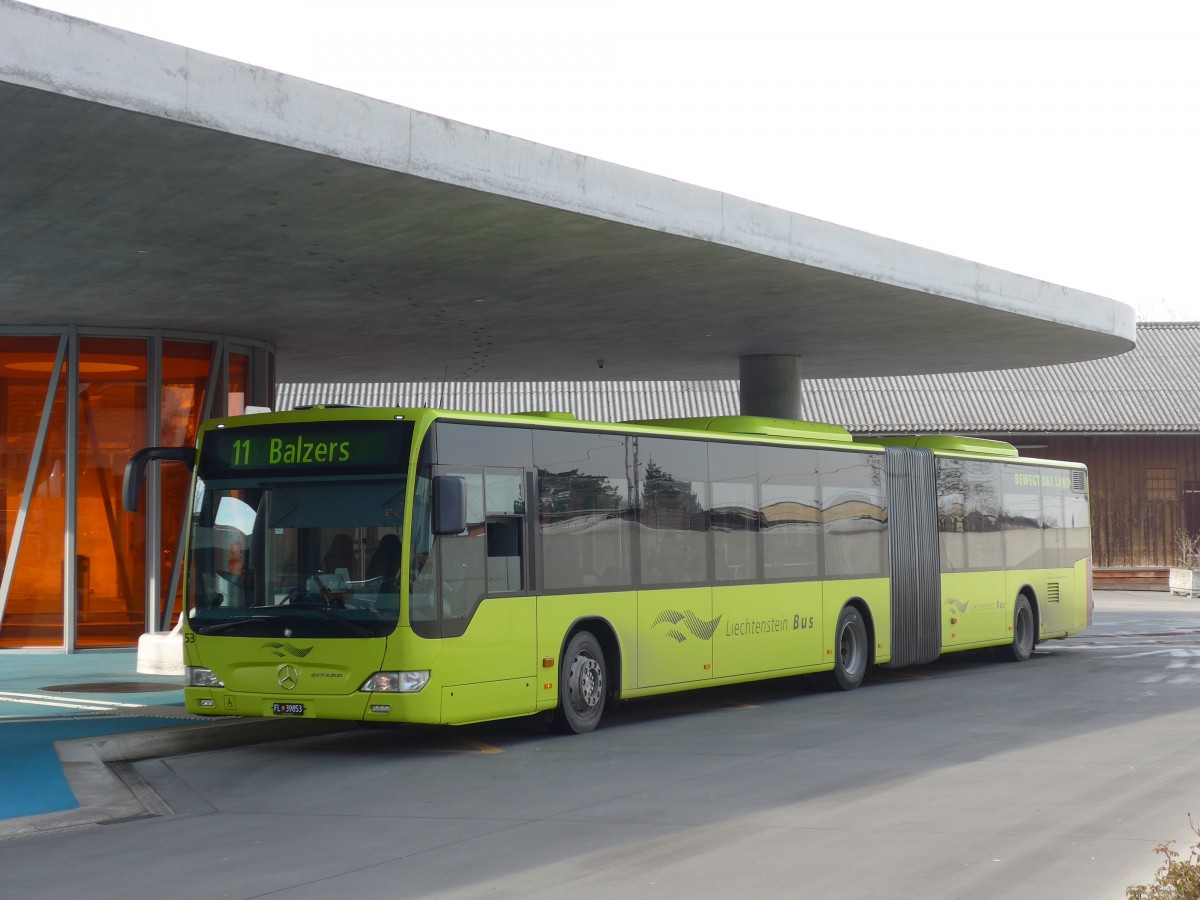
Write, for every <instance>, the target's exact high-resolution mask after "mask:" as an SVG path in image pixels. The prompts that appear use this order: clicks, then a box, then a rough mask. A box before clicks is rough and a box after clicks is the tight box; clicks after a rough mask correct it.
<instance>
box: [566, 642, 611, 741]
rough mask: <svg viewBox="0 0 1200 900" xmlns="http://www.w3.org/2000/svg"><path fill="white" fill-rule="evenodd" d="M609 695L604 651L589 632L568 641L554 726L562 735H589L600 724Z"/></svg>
mask: <svg viewBox="0 0 1200 900" xmlns="http://www.w3.org/2000/svg"><path fill="white" fill-rule="evenodd" d="M607 695H608V669H607V667H606V666H605V663H604V651H603V649H601V647H600V642H599V641H598V640H596V638H595V637H594V636H593V635H592V633H591V632H590V631H578V632H576V633H575V634H574V635H572V636H571V640H570V641H568V642H567V649H566V650H565V651H563V656H562V663H561V665H560V666H559V671H558V708H557V709H556V710H555V711H554V726H555V728H556V729H557V730H558V731H561V732H562V733H563V734H587V733H588V732H589V731H592V730H593V729H595V727H596V726H597V725H598V724H599V723H600V716H601V715H603V714H604V702H605V700H606V699H607Z"/></svg>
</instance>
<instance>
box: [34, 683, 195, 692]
mask: <svg viewBox="0 0 1200 900" xmlns="http://www.w3.org/2000/svg"><path fill="white" fill-rule="evenodd" d="M42 690H43V691H54V692H55V693H57V694H152V693H157V692H158V691H181V690H183V685H182V684H163V683H162V682H160V681H88V682H84V683H83V684H52V685H50V686H49V687H44V688H42Z"/></svg>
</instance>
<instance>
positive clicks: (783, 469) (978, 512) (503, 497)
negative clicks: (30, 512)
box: [125, 407, 1091, 733]
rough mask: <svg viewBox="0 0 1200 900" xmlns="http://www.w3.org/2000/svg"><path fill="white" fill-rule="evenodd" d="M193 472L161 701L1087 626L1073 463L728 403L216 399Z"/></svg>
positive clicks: (1030, 644)
mask: <svg viewBox="0 0 1200 900" xmlns="http://www.w3.org/2000/svg"><path fill="white" fill-rule="evenodd" d="M155 459H159V460H173V461H177V462H183V463H185V464H187V465H188V466H189V467H191V468H192V470H193V472H194V482H193V493H192V501H191V524H190V527H189V529H188V535H187V550H186V552H187V567H186V572H185V574H184V597H185V604H186V610H185V613H184V615H183V625H182V632H183V640H184V653H185V664H186V688H185V691H184V693H185V697H186V701H187V708H188V710H189V711H190V712H193V713H201V714H208V715H237V716H303V717H309V718H327V719H347V720H361V721H367V722H424V723H446V724H461V723H468V722H479V721H485V720H489V719H499V718H504V717H509V716H523V715H531V714H534V713H538V712H543V711H544V712H550V713H552V714H553V719H554V722H555V723H556V725H557V726H558V727H559V728H561V729H562V730H564V731H568V732H577V733H582V732H587V731H590V730H592V729H593V728H595V727H596V725H597V723H598V722H599V721H600V718H601V715H602V714H603V712H604V709H605V705H606V703H609V702H611V701H613V700H616V699H618V698H634V697H643V696H648V695H651V694H661V693H667V692H670V691H681V690H690V689H692V688H699V687H705V686H708V685H728V684H733V683H737V682H743V681H753V680H757V679H763V678H778V677H784V676H794V675H802V674H808V673H822V675H821V677H822V678H823V679H825V680H826V681H827V682H828V683H829V685H830V686H832V687H837V688H841V689H844V690H851V689H853V688H855V687H857V686H858V685H859V684H860V683H861V681H862V680H863V676H864V675H865V674H866V672H867V670H868V668H869V667H870V666H872V665H879V666H906V665H913V664H920V663H927V662H930V661H932V660H934V659H936V658H937V657H938V656H939V655H941V654H943V653H947V652H950V651H954V650H967V649H972V648H980V647H995V648H997V649H998V652H1000V653H1001V654H1003V655H1004V656H1006V657H1007V658H1010V659H1013V660H1017V661H1020V660H1024V659H1026V658H1028V657H1029V655H1030V654H1031V652H1032V651H1033V648H1034V645H1035V644H1036V643H1037V642H1038V641H1039V640H1044V639H1049V638H1061V637H1065V636H1067V635H1069V634H1072V633H1074V632H1077V631H1079V630H1080V629H1082V628H1085V627H1086V626H1087V625H1088V624H1089V622H1090V620H1091V567H1090V559H1089V553H1090V544H1091V541H1090V530H1089V526H1088V498H1087V472H1086V469H1085V468H1084V467H1083V466H1081V465H1076V464H1071V463H1063V462H1055V461H1047V460H1033V459H1024V458H1020V457H1019V456H1018V453H1017V451H1016V450H1015V449H1014V448H1013V447H1012V446H1010V445H1008V444H1003V443H999V442H996V441H987V440H979V439H970V438H957V437H934V436H919V437H913V436H910V437H900V438H886V439H878V440H870V441H857V440H855V439H853V438H852V437H851V436H850V434H849V433H848V432H847V431H845V430H844V429H842V428H839V427H837V426H832V425H822V424H815V423H808V422H793V421H789V420H779V419H763V418H753V417H747V416H728V417H717V418H695V419H667V420H659V421H643V422H627V423H620V424H609V423H595V422H583V421H578V420H576V419H575V418H574V417H573V416H571V415H569V414H563V413H525V414H519V415H483V414H474V413H463V412H451V411H445V410H430V409H360V408H335V407H328V408H326V407H313V408H307V409H300V410H294V411H291V412H286V413H262V414H257V415H247V416H241V417H238V418H229V419H218V420H213V421H210V422H208V423H206V424H205V425H204V426H203V428H202V429H201V434H200V439H199V442H198V446H197V447H195V448H190V447H189V448H179V447H172V448H162V447H151V448H147V449H145V450H142V451H140V452H139V453H138V454H137V455H136V456H135V457H134V458H133V460H131V461H130V463H129V466H128V467H127V469H126V483H125V503H126V505H127V506H128V507H130V508H134V509H135V508H136V507H137V503H138V500H139V492H140V488H141V482H142V478H143V474H144V470H145V468H146V465H147V464H148V463H149V462H150V461H151V460H155Z"/></svg>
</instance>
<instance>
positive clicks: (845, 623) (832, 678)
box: [826, 606, 871, 691]
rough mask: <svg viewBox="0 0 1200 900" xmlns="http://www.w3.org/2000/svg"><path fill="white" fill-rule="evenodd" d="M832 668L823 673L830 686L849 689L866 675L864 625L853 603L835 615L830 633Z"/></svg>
mask: <svg viewBox="0 0 1200 900" xmlns="http://www.w3.org/2000/svg"><path fill="white" fill-rule="evenodd" d="M833 659H834V662H833V671H832V672H830V673H829V674H828V676H827V681H826V683H827V684H828V686H829V687H830V688H836V689H837V690H841V691H852V690H854V689H855V688H856V687H858V686H859V685H860V684H862V681H863V678H865V677H866V675H867V665H868V664H869V663H870V660H871V651H870V646H869V645H868V643H867V625H866V623H865V622H864V621H863V617H862V613H860V612H859V611H858V610H857V609H855V608H854V607H853V606H847V607H844V608H843V609H842V612H841V615H839V616H838V623H837V631H835V632H834V635H833Z"/></svg>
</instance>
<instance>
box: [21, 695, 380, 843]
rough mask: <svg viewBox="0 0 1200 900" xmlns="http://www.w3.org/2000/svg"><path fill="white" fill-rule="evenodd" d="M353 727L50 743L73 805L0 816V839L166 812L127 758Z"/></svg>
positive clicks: (274, 722) (256, 724)
mask: <svg viewBox="0 0 1200 900" xmlns="http://www.w3.org/2000/svg"><path fill="white" fill-rule="evenodd" d="M356 727H357V723H356V722H340V721H317V720H311V719H225V720H222V721H214V722H198V723H196V724H192V725H181V726H179V727H176V728H160V729H153V730H150V731H132V732H125V733H123V734H109V735H96V736H92V737H86V738H77V739H74V740H67V741H56V742H55V744H54V749H55V752H56V753H57V754H58V758H59V762H60V763H61V764H62V769H63V774H64V775H65V776H66V779H67V783H68V784H69V785H70V786H71V791H72V792H73V793H74V794H75V799H76V800H78V801H79V808H78V809H71V810H64V811H63V812H54V813H43V814H41V815H36V816H22V817H18V818H13V819H0V841H5V840H11V839H14V838H22V837H32V836H34V835H39V834H48V833H52V832H61V831H64V830H73V829H78V828H90V827H93V826H96V825H103V824H115V823H117V822H122V821H128V820H130V819H145V818H151V817H153V816H163V815H170V814H171V813H172V810H171V808H170V807H168V806H167V805H166V804H165V803H164V802H163V801H162V800H161V798H159V797H158V795H157V794H155V793H154V791H153V790H152V789H151V788H150V787H149V786H148V785H147V784H145V782H143V781H142V780H141V778H140V777H138V775H137V773H136V771H135V770H134V768H133V767H132V766H131V765H129V763H130V762H131V761H133V760H139V759H152V758H155V757H160V756H177V755H180V754H184V753H203V752H206V751H211V750H224V749H227V748H229V747H241V746H245V745H247V744H259V743H266V742H268V741H283V740H289V739H292V738H302V737H312V736H316V735H322V734H332V733H335V732H338V731H346V730H349V729H351V728H356Z"/></svg>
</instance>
